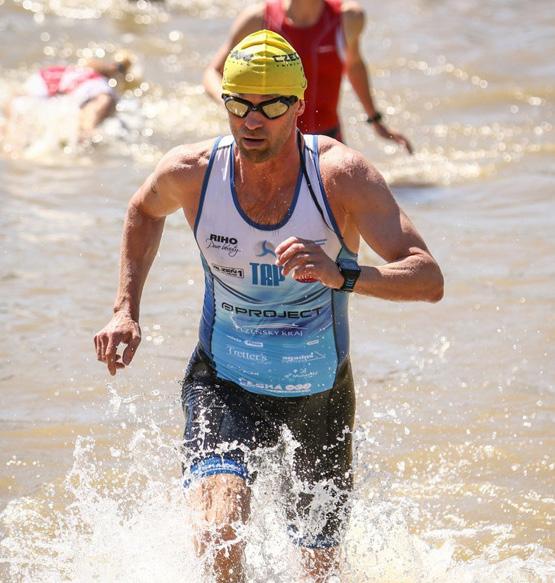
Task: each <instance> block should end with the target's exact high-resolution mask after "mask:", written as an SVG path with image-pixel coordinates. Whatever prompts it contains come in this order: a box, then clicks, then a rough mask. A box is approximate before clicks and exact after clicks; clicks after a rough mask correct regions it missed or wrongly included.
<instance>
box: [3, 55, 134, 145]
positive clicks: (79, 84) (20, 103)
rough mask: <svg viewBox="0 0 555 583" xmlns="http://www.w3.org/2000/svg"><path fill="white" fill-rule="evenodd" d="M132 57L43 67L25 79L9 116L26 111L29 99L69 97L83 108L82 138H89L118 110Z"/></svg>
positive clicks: (13, 116) (9, 108) (88, 60)
mask: <svg viewBox="0 0 555 583" xmlns="http://www.w3.org/2000/svg"><path fill="white" fill-rule="evenodd" d="M131 65H132V60H131V58H130V57H129V55H127V54H125V53H122V54H117V55H116V57H115V58H114V60H111V61H110V60H100V59H87V60H86V61H85V62H84V63H83V64H78V65H53V66H48V67H44V68H41V69H39V70H38V71H37V72H35V73H33V74H32V75H31V76H30V77H29V78H28V79H27V81H26V82H25V84H24V87H23V91H22V92H21V93H20V94H19V95H17V96H15V97H14V98H13V99H12V100H11V102H10V103H9V104H8V107H7V111H6V113H7V118H8V120H10V119H12V120H13V119H15V118H16V117H17V115H19V114H20V113H22V112H23V113H24V112H25V110H26V108H27V105H28V100H29V98H31V99H39V100H40V99H49V98H53V97H60V96H65V97H68V98H69V99H71V101H72V102H73V104H74V105H76V106H77V107H78V108H79V137H80V139H81V140H82V139H86V138H88V137H90V135H91V133H92V131H93V130H94V129H95V128H96V127H97V126H98V125H100V124H101V123H102V122H103V121H104V120H105V119H106V118H107V117H109V116H111V115H113V114H114V113H115V111H116V104H117V101H118V92H117V90H118V89H119V90H120V91H121V88H122V87H123V86H125V84H126V82H127V81H128V77H129V70H130V68H131Z"/></svg>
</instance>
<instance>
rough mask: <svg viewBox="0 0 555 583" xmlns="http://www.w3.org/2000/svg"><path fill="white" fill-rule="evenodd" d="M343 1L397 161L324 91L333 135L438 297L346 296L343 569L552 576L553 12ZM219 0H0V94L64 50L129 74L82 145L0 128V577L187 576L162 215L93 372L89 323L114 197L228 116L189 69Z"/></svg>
mask: <svg viewBox="0 0 555 583" xmlns="http://www.w3.org/2000/svg"><path fill="white" fill-rule="evenodd" d="M363 4H364V5H365V7H366V8H367V11H368V13H369V15H370V17H369V26H368V28H367V31H366V34H365V36H364V43H363V44H364V53H365V55H366V57H367V60H368V62H369V64H370V65H371V69H372V71H373V82H374V85H375V88H376V95H377V100H378V103H379V104H380V106H381V107H382V108H383V109H384V110H386V111H387V112H388V116H389V117H390V120H391V124H392V126H394V127H396V128H398V129H399V130H402V131H403V132H404V133H406V134H407V135H408V136H409V137H410V139H411V140H412V141H413V142H414V144H415V147H416V150H417V153H416V155H415V156H414V157H413V158H410V159H409V158H407V157H406V156H405V155H403V154H402V153H401V152H399V151H397V150H396V149H395V148H394V147H391V146H389V145H388V144H386V143H384V142H381V141H378V140H377V139H375V138H374V137H373V135H372V134H371V133H370V132H369V130H368V128H367V126H366V124H365V123H363V122H362V121H361V118H362V117H363V116H362V115H361V111H360V108H359V107H358V106H357V104H356V103H355V101H354V98H353V95H352V92H351V91H350V90H349V89H348V88H345V93H344V99H343V119H344V124H345V133H346V136H347V140H348V141H349V143H350V144H351V145H353V146H354V147H356V148H359V149H361V150H362V151H363V152H364V153H365V154H366V155H367V156H368V158H369V159H371V160H372V161H373V162H374V163H375V164H376V165H377V167H378V168H379V169H380V170H381V171H382V172H383V173H384V175H385V176H386V177H387V178H388V179H389V180H390V182H391V184H392V187H393V190H394V191H395V193H396V196H397V198H398V200H399V201H400V203H401V204H402V206H403V207H404V208H405V209H406V210H407V212H408V213H409V215H410V216H411V217H412V218H413V219H414V221H415V223H416V224H417V226H418V228H419V230H420V231H421V233H423V235H424V237H425V239H426V241H427V242H428V244H429V246H430V248H431V249H432V251H433V253H434V255H435V256H436V258H437V259H438V261H439V262H440V264H441V265H442V267H443V270H444V273H445V276H446V297H445V299H444V301H443V302H442V303H441V304H438V305H433V306H430V305H419V304H390V303H386V302H382V301H378V300H372V299H368V298H359V297H355V298H354V301H353V302H352V323H353V325H352V338H353V350H352V352H353V363H354V368H355V374H356V377H357V379H358V399H359V401H358V403H359V405H358V430H357V436H356V445H357V450H356V452H357V455H356V460H357V475H358V484H359V486H358V492H357V497H358V498H357V502H356V505H355V509H354V515H353V522H352V526H351V528H350V530H349V533H348V540H347V543H346V558H347V565H348V567H347V568H346V575H345V580H346V581H349V582H351V581H352V582H356V583H359V582H363V581H376V582H378V581H379V582H380V583H383V582H386V581H387V582H389V581H391V582H395V583H402V582H405V581H406V582H414V583H420V582H425V583H432V582H434V583H436V582H438V583H439V582H441V583H444V582H445V583H447V582H448V583H458V582H465V583H466V582H473V583H474V582H480V583H497V582H505V581H507V582H509V581H511V582H513V581H515V582H516V581H518V582H520V581H523V582H524V581H525V582H534V583H535V582H552V581H555V560H554V559H555V553H554V551H555V548H554V547H555V540H554V535H553V533H554V527H553V520H554V518H555V496H554V491H555V479H554V470H555V459H554V451H555V449H554V445H555V435H554V429H553V428H554V421H555V387H554V373H555V365H554V361H555V355H554V354H553V344H554V340H555V299H554V289H555V285H554V284H555V262H554V260H553V257H554V252H555V239H554V236H553V233H554V227H555V197H554V196H553V194H554V184H555V181H554V174H555V164H554V158H553V154H554V151H555V143H554V137H553V136H554V134H553V125H552V124H553V119H554V118H553V97H554V93H555V91H554V89H553V79H554V78H555V66H554V65H553V54H554V49H555V35H554V34H553V23H554V17H555V8H554V7H553V4H552V3H551V2H547V1H544V0H538V1H537V2H534V3H533V4H524V3H521V2H518V1H516V0H512V1H511V0H506V1H500V0H499V1H492V2H488V3H484V4H482V3H480V2H478V1H477V0H460V1H457V0H448V1H447V2H443V3H436V2H431V1H427V0H421V1H419V2H417V1H414V2H409V1H408V0H403V1H402V2H397V3H393V4H391V5H386V3H382V4H379V3H374V2H372V3H370V2H364V3H363ZM242 5H243V3H240V2H235V1H231V2H224V1H223V0H222V1H221V2H206V3H203V2H185V1H184V0H179V1H178V0H174V1H171V2H170V1H168V2H166V3H165V4H162V3H157V4H156V5H155V6H150V7H149V5H147V4H145V3H137V4H136V5H132V4H127V3H126V2H123V1H121V2H120V1H116V0H106V1H105V2H94V3H93V2H90V1H84V0H83V1H79V0H62V1H61V2H57V3H54V2H45V1H39V0H37V1H32V2H22V1H17V2H15V1H10V0H0V32H1V34H0V72H1V75H0V76H1V80H0V101H2V100H3V101H5V100H6V95H7V92H8V91H10V90H13V89H14V88H15V87H17V85H18V84H19V83H20V82H21V81H22V80H23V79H24V78H25V76H26V75H27V74H28V73H29V72H30V71H32V70H34V68H35V67H36V66H37V65H39V64H41V63H43V62H45V61H49V62H52V61H55V60H60V59H64V58H73V57H74V56H77V55H80V54H85V53H86V51H87V50H90V51H93V52H94V51H102V50H104V51H106V52H107V53H111V52H113V51H114V50H115V49H117V48H122V47H124V48H127V49H129V50H130V51H132V52H133V53H134V54H135V55H136V56H137V57H138V61H139V64H140V67H141V69H142V74H143V79H144V82H145V83H147V85H142V86H141V87H140V88H139V89H137V90H136V92H135V94H131V93H130V94H127V95H126V96H125V98H124V99H123V100H122V101H121V102H120V109H121V111H120V115H119V118H120V119H121V120H123V121H124V122H125V124H122V123H119V122H117V121H112V122H110V123H109V124H107V125H106V127H105V128H104V129H103V131H102V132H100V134H99V143H98V144H97V145H96V147H94V148H88V149H87V148H80V147H79V146H78V145H77V144H76V140H75V134H74V125H73V122H72V120H69V119H67V115H66V114H65V113H64V111H63V110H60V109H59V108H58V110H56V107H53V108H52V110H51V111H50V112H49V115H50V117H49V119H48V120H47V121H46V122H44V121H43V125H42V126H39V125H37V123H36V120H37V119H39V116H40V115H41V114H42V113H44V112H36V114H35V115H36V117H31V118H30V119H29V120H28V123H27V124H24V125H23V126H22V127H21V128H20V131H19V132H18V135H17V136H15V137H14V136H12V141H11V143H6V142H4V144H3V146H4V153H3V155H2V157H0V176H1V181H0V201H1V209H2V210H1V212H0V239H1V242H2V245H1V249H2V255H1V271H0V277H1V281H2V299H1V303H0V319H1V322H2V329H3V331H4V333H3V335H2V339H1V340H0V390H1V395H2V412H1V415H0V435H1V437H2V441H1V446H0V455H1V457H0V467H1V468H3V471H2V472H1V475H0V497H1V498H0V499H1V503H2V507H3V513H2V519H3V526H2V536H3V537H4V538H3V541H2V546H1V547H0V549H1V550H0V553H1V556H2V566H0V569H2V571H0V572H1V573H2V574H3V577H4V580H6V581H33V582H35V581H53V582H54V581H74V582H79V583H81V582H84V581H93V580H101V581H118V582H119V581H129V582H131V581H132V582H136V581H153V580H156V581H167V582H172V581H178V580H179V581H199V579H198V574H197V573H196V571H195V567H191V566H190V565H191V564H192V565H194V564H195V563H194V559H193V558H192V556H191V552H192V551H191V549H190V548H189V546H188V545H189V543H188V542H187V541H188V535H189V534H190V533H189V529H188V525H187V524H188V523H187V516H186V512H185V510H184V509H183V502H182V500H181V495H180V486H179V466H178V463H177V454H176V453H175V445H176V444H177V442H178V440H179V435H180V432H181V424H182V417H181V410H180V404H179V402H178V393H179V391H178V385H177V383H176V381H177V380H178V379H179V378H180V376H181V374H182V369H183V367H184V365H185V363H186V359H187V356H188V354H189V353H190V351H191V349H192V347H193V346H194V343H195V338H196V327H197V322H198V313H199V308H200V305H201V297H202V274H201V269H200V265H199V262H198V253H197V251H196V247H195V245H194V242H193V238H192V236H191V234H190V233H189V232H188V230H187V229H186V228H185V225H184V220H183V218H182V217H181V216H178V215H176V216H173V217H171V219H170V220H169V221H168V223H167V228H166V233H165V235H164V240H163V242H162V246H161V249H160V256H159V257H158V259H157V261H156V264H155V266H154V268H153V270H152V273H151V276H150V279H149V282H148V284H147V289H146V291H145V294H144V299H143V311H142V326H143V332H144V342H143V344H142V346H141V348H140V353H139V354H138V356H137V358H136V363H135V364H134V366H133V367H132V368H131V369H130V370H128V371H126V372H125V374H123V375H119V376H118V377H117V378H116V379H115V380H113V379H109V378H108V377H107V376H106V374H105V373H104V370H103V369H102V367H101V366H100V365H99V364H98V363H97V362H96V360H95V357H94V354H93V346H92V336H93V334H94V332H95V331H96V330H97V329H98V328H100V327H101V326H102V325H103V324H104V323H105V321H106V320H107V319H108V317H109V315H110V308H111V305H112V301H113V296H114V293H115V286H116V276H117V262H118V245H119V237H120V230H121V223H122V217H123V213H124V209H125V205H126V202H127V200H128V198H129V196H130V195H131V194H132V193H133V191H134V190H135V189H136V187H137V186H138V185H139V184H140V182H141V181H142V180H143V179H144V177H146V175H147V174H148V173H149V171H150V169H151V168H152V166H153V164H154V163H155V162H156V160H157V159H158V158H159V156H160V155H161V153H162V152H164V151H165V150H166V149H168V148H169V147H171V146H172V145H175V144H178V143H180V142H187V141H196V140H200V139H204V138H207V137H210V136H212V135H216V134H218V133H224V132H225V131H226V126H225V116H224V115H223V113H222V112H221V111H220V108H218V106H216V105H214V104H212V103H210V102H209V101H208V99H207V98H206V97H205V96H204V95H203V92H202V89H201V85H200V80H201V75H202V70H203V67H204V66H205V64H206V63H207V62H208V60H209V58H210V56H211V54H212V53H213V51H214V50H215V47H216V46H217V45H218V44H219V42H220V41H221V40H223V37H224V35H226V34H227V28H228V26H229V23H230V18H232V17H233V15H234V14H235V13H236V12H237V11H238V10H239V9H240V7H241V6H242ZM366 253H367V259H368V261H375V260H376V259H375V258H374V256H373V255H372V254H371V253H370V252H369V251H367V252H366ZM258 496H259V498H257V500H258V502H257V504H258V505H259V509H260V511H259V512H258V514H257V516H258V518H256V519H255V520H254V524H253V532H252V538H251V540H250V542H249V545H250V546H249V547H248V552H247V558H248V561H249V565H250V571H249V573H250V577H251V579H252V581H268V580H275V581H284V582H285V581H292V580H294V578H295V576H296V575H295V574H296V573H297V570H296V569H298V565H297V563H295V560H296V559H295V556H296V555H295V553H294V550H292V549H290V548H289V547H288V546H287V541H286V539H284V538H283V534H282V533H281V530H280V529H279V528H277V527H276V526H274V524H273V523H270V524H268V523H265V522H264V512H262V510H261V509H262V508H265V504H266V502H267V501H265V499H264V496H263V494H262V493H259V494H258ZM285 556H287V557H288V560H289V561H290V562H291V565H292V566H287V565H286V564H287V561H284V560H283V557H285ZM187 561H189V563H187ZM186 565H189V566H186ZM295 565H297V566H295ZM272 577H273V579H272Z"/></svg>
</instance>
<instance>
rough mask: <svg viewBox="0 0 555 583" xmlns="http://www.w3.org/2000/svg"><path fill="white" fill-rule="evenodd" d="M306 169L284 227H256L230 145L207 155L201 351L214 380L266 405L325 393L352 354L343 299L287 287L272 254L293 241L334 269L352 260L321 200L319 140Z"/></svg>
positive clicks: (200, 223) (201, 214)
mask: <svg viewBox="0 0 555 583" xmlns="http://www.w3.org/2000/svg"><path fill="white" fill-rule="evenodd" d="M304 140H305V148H304V157H305V168H306V173H307V175H308V177H309V180H310V183H311V185H312V191H313V193H314V195H315V198H316V201H315V200H313V198H312V195H311V193H310V191H309V188H308V185H307V181H306V179H305V177H304V176H303V171H302V169H300V170H299V177H298V180H297V185H296V188H295V193H294V196H293V199H292V202H291V206H290V208H289V210H288V211H287V213H286V214H285V216H284V217H283V219H282V220H281V221H280V223H278V224H275V225H266V224H258V223H255V222H254V221H253V220H251V219H250V218H249V217H248V216H247V215H246V214H245V212H244V211H243V209H242V208H241V206H240V205H239V201H238V198H237V193H236V191H235V187H234V176H233V174H234V163H233V158H234V157H233V148H234V142H233V137H232V136H227V137H224V138H222V139H221V140H219V141H218V142H217V143H216V145H215V146H214V149H213V151H212V155H211V158H210V162H209V166H208V170H207V172H206V177H205V180H204V185H203V191H202V195H201V200H200V205H199V210H198V214H197V219H196V223H195V228H194V231H195V237H196V241H197V244H198V246H199V249H200V252H201V255H202V263H203V266H204V271H205V295H204V306H203V312H202V320H201V325H200V346H201V348H202V349H203V350H204V352H205V353H206V354H207V355H209V357H210V358H211V359H212V361H213V363H214V366H215V369H216V372H217V375H218V377H220V378H222V379H226V380H229V381H232V382H234V383H237V384H238V385H239V386H241V387H243V388H244V389H246V390H248V391H250V392H253V393H258V394H262V395H272V396H277V397H284V396H288V397H295V396H302V395H312V394H315V393H319V392H322V391H326V390H328V389H330V388H331V387H332V386H333V384H334V381H335V378H336V374H337V370H338V368H339V365H340V364H341V363H342V362H343V360H344V359H345V358H346V357H347V354H348V349H349V339H348V336H349V334H348V319H347V307H348V306H347V302H348V297H349V294H346V293H343V292H338V291H336V290H332V289H330V288H328V287H326V286H324V285H322V284H321V283H320V282H318V281H316V282H313V283H301V282H298V281H296V280H295V279H294V278H293V277H291V276H288V277H285V276H284V275H283V273H282V269H281V267H278V266H277V265H276V264H275V260H276V256H275V253H274V249H275V248H276V247H277V246H278V245H279V244H280V243H281V242H283V241H284V240H285V239H287V238H288V237H291V236H297V237H302V238H303V239H310V240H312V241H316V242H317V243H318V244H320V245H321V246H322V249H323V250H324V251H325V253H326V254H327V255H328V256H329V257H331V258H332V259H333V260H334V261H335V260H336V259H337V258H338V257H340V256H345V257H347V256H348V257H356V256H355V255H353V254H352V253H350V252H349V251H348V250H347V249H346V248H345V246H344V245H343V244H342V238H341V233H340V232H339V229H338V227H337V224H336V222H335V220H334V217H333V214H332V212H331V209H330V206H329V204H328V200H327V197H326V195H325V193H324V189H323V186H322V182H321V179H320V173H319V167H318V149H317V148H318V146H317V137H316V136H305V137H304Z"/></svg>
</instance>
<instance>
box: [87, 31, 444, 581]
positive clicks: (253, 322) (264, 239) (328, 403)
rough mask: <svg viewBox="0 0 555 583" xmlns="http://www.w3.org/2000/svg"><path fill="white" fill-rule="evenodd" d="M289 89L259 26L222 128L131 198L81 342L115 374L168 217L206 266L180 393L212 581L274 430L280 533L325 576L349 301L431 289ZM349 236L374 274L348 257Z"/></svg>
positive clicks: (346, 443)
mask: <svg viewBox="0 0 555 583" xmlns="http://www.w3.org/2000/svg"><path fill="white" fill-rule="evenodd" d="M305 88H306V80H305V76H304V73H303V68H302V64H301V61H300V59H299V56H298V54H297V53H296V52H295V50H294V49H293V47H292V46H291V45H289V43H287V41H285V39H283V38H282V37H281V36H279V35H277V34H275V33H273V32H270V31H266V30H263V31H258V32H256V33H254V34H251V35H249V36H248V37H246V38H245V39H243V40H242V41H241V42H240V43H239V44H238V45H237V46H236V47H234V48H233V50H232V51H231V53H230V54H229V56H228V58H227V60H226V62H225V67H224V75H223V81H222V91H223V102H224V104H225V107H226V108H227V111H228V115H229V125H230V129H231V135H229V136H225V137H223V138H218V139H217V140H215V141H214V140H211V141H209V142H203V143H199V144H193V145H188V146H179V147H177V148H174V149H173V150H171V151H170V152H169V153H167V154H166V155H165V156H164V157H163V158H162V160H161V161H160V163H159V164H158V165H157V167H156V169H155V170H154V172H153V173H152V174H151V175H150V176H149V178H148V179H147V180H146V181H145V183H144V184H143V185H142V186H141V187H140V188H139V190H138V191H137V192H136V193H135V194H134V195H133V197H132V199H131V201H130V203H129V207H128V211H127V217H126V222H125V226H124V234H123V241H122V252H121V267H120V281H119V290H118V293H117V297H116V301H115V306H114V315H113V317H112V319H111V321H110V322H109V323H108V325H107V326H106V327H105V328H104V329H103V330H101V331H100V332H99V333H98V334H97V335H96V336H95V346H96V351H97V357H98V359H99V360H100V361H102V362H105V363H106V364H107V366H108V370H109V371H110V374H112V375H114V374H116V371H117V370H118V369H121V368H124V367H125V366H127V365H129V364H130V362H131V360H132V358H133V356H134V354H135V352H136V350H137V347H138V346H139V343H140V340H141V332H140V327H139V304H140V298H141V293H142V289H143V286H144V283H145V280H146V277H147V274H148V271H149V269H150V266H151V264H152V261H153V260H154V257H155V256H156V253H157V250H158V245H159V241H160V237H161V236H162V231H163V228H164V219H165V217H166V216H167V215H169V214H170V213H173V212H175V211H177V210H179V209H182V210H183V211H184V214H185V217H186V220H187V222H188V223H189V226H190V228H191V229H192V231H193V233H194V236H195V239H196V242H197V245H198V247H199V249H200V253H201V260H202V264H203V267H204V271H205V292H204V294H205V295H204V307H203V311H202V316H201V322H200V330H199V342H198V346H197V348H196V349H195V351H194V353H193V356H192V358H191V360H190V363H189V367H188V370H187V373H186V376H185V380H184V383H183V395H182V397H183V403H184V407H185V415H186V425H185V438H184V441H185V450H186V453H187V458H188V461H189V462H190V465H187V467H186V468H185V478H186V480H185V482H186V488H187V490H188V495H189V500H190V502H191V504H192V505H194V508H195V509H196V511H197V513H198V516H199V517H200V518H199V523H198V524H197V549H198V552H199V553H200V554H201V556H203V558H204V560H205V565H206V566H207V569H208V572H209V573H210V574H211V576H213V577H215V580H216V581H218V582H222V583H223V582H226V583H230V582H242V581H245V575H244V571H243V567H242V564H243V563H242V559H243V551H244V547H245V541H244V539H243V538H242V535H241V528H240V525H241V524H245V523H246V522H247V520H248V517H249V507H250V496H251V492H250V485H251V483H252V481H253V480H255V479H256V476H255V475H253V474H252V473H250V472H249V467H248V455H247V454H248V452H249V451H253V450H255V449H257V448H260V447H271V446H274V445H276V443H277V442H278V440H279V438H280V433H281V431H282V429H283V427H286V428H287V429H288V430H289V432H290V433H291V434H292V436H293V437H294V438H295V440H296V441H297V442H298V444H299V446H298V448H297V449H296V450H295V458H294V468H293V472H294V475H295V476H296V478H297V483H299V482H301V481H302V483H303V484H306V485H307V489H306V491H304V492H301V493H295V492H290V493H289V494H290V495H291V498H292V499H291V500H288V501H287V510H288V516H289V519H290V523H289V528H288V530H289V533H290V535H291V539H292V541H293V542H294V543H295V544H297V545H298V546H299V547H300V548H301V549H302V552H301V555H302V560H303V565H304V568H305V571H306V574H307V577H310V578H311V579H310V580H311V581H316V582H323V581H325V580H326V579H327V578H328V577H329V575H330V574H331V573H334V572H337V569H338V568H339V567H338V565H337V549H338V545H339V544H340V542H341V538H342V533H343V531H344V529H345V526H346V520H347V518H348V508H349V504H348V498H349V496H348V495H349V491H350V490H351V487H352V480H353V477H352V471H351V460H352V451H351V441H352V440H351V432H352V428H353V419H354V411H355V402H354V387H353V379H352V375H351V367H350V362H349V333H348V319H347V316H348V299H349V296H350V295H351V293H357V294H362V295H367V296H373V297H378V298H383V299H387V300H423V301H429V302H436V301H438V300H440V299H441V297H442V294H443V278H442V275H441V271H440V269H439V267H438V265H437V264H436V262H435V260H434V259H433V258H432V256H431V255H430V253H429V251H428V250H427V248H426V245H425V243H424V241H423V240H422V238H421V237H420V235H419V234H418V232H417V231H416V229H415V228H414V226H413V225H412V223H411V222H410V220H409V219H408V218H407V216H406V215H405V214H404V213H403V211H402V210H401V209H400V208H399V206H398V205H397V203H396V202H395V200H394V199H393V196H392V195H391V193H390V191H389V189H388V187H387V185H386V184H385V182H384V180H383V178H382V177H381V176H380V174H379V173H378V172H377V171H376V170H375V169H374V168H373V167H372V166H371V165H370V164H369V163H368V162H367V161H366V160H365V159H364V158H363V156H362V155H361V154H360V153H358V152H356V151H354V150H351V149H349V148H347V147H346V146H344V145H343V144H341V143H339V142H337V141H335V140H332V139H330V138H328V137H324V136H304V135H303V134H301V133H300V132H299V131H298V130H297V119H298V117H299V116H301V115H302V113H303V111H304V107H305V104H304V100H303V97H304V91H305ZM361 238H362V239H363V240H364V241H366V242H367V243H368V244H369V245H370V246H371V247H372V248H373V249H374V250H375V251H376V252H377V253H378V254H380V255H381V256H382V257H383V258H384V260H385V261H386V263H385V265H381V266H378V267H376V266H371V265H359V264H358V262H357V251H358V248H359V244H360V240H361ZM121 343H123V344H124V345H126V347H125V349H124V351H123V354H121V355H120V354H118V346H119V345H120V344H121ZM317 489H319V490H320V491H322V490H323V491H325V492H326V500H327V504H326V505H325V507H323V508H322V507H321V506H320V505H321V498H320V499H319V504H320V505H318V504H314V505H312V502H313V494H314V492H315V491H316V490H317ZM238 527H239V528H238Z"/></svg>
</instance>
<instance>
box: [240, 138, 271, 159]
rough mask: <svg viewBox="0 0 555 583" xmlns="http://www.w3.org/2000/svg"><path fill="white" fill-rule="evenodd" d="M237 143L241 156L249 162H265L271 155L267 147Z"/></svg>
mask: <svg viewBox="0 0 555 583" xmlns="http://www.w3.org/2000/svg"><path fill="white" fill-rule="evenodd" d="M237 145H238V147H239V152H240V153H241V156H243V157H245V158H246V159H247V160H249V162H265V161H266V160H268V159H270V158H271V157H272V151H271V150H270V149H269V148H245V147H244V146H243V145H242V144H241V142H239V143H238V144H237Z"/></svg>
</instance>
